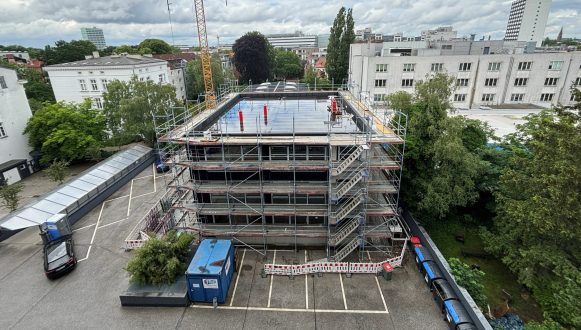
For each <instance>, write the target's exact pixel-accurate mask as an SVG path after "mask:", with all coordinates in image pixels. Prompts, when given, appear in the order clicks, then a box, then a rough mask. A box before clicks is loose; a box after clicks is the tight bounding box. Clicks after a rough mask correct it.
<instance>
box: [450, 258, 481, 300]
mask: <svg viewBox="0 0 581 330" xmlns="http://www.w3.org/2000/svg"><path fill="white" fill-rule="evenodd" d="M448 264H449V265H450V270H451V271H452V275H454V279H455V280H456V283H458V285H459V286H461V287H463V288H464V289H466V291H468V293H469V294H470V296H471V297H472V299H474V302H475V303H476V304H477V305H478V306H479V307H480V308H484V307H486V295H485V294H484V285H483V284H482V278H483V277H484V275H485V274H484V272H483V271H481V270H479V269H474V268H471V267H470V266H469V265H467V264H465V263H463V262H462V261H460V260H459V259H457V258H450V260H448Z"/></svg>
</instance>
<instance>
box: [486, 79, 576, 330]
mask: <svg viewBox="0 0 581 330" xmlns="http://www.w3.org/2000/svg"><path fill="white" fill-rule="evenodd" d="M573 92H574V93H575V95H576V96H577V97H580V96H581V91H579V90H576V89H575V90H573ZM579 99H581V97H580V98H578V99H577V100H579ZM579 127H581V103H580V102H577V103H576V104H575V105H574V106H572V107H562V106H557V107H555V108H553V109H550V110H546V111H543V112H541V113H539V114H533V115H530V116H528V117H527V122H526V123H524V124H522V125H517V132H516V133H514V134H513V135H511V136H510V137H509V138H508V139H507V142H508V147H510V148H511V150H510V151H511V153H510V156H509V159H508V164H507V166H506V168H505V169H504V170H503V171H502V174H501V176H500V180H499V183H498V191H497V192H496V195H495V197H496V202H497V216H496V218H495V219H494V226H493V228H492V229H491V230H490V231H484V233H483V236H484V239H485V242H486V245H487V247H486V248H487V250H488V251H489V252H491V253H494V254H495V255H497V256H498V257H500V258H501V260H502V261H503V263H505V264H506V265H507V266H508V268H509V269H511V270H512V271H513V272H514V273H515V274H516V275H517V276H518V279H519V281H520V282H521V283H522V284H524V285H525V286H527V287H529V288H531V289H532V291H533V294H534V295H535V297H536V298H537V301H538V302H539V303H540V304H541V306H542V307H543V309H544V311H545V318H547V319H550V320H553V321H556V322H558V323H560V324H561V325H562V326H564V327H569V328H581V305H579V301H581V271H580V269H579V265H580V264H581V254H580V253H579V251H580V250H579V247H580V246H581V221H580V219H581V208H580V207H579V200H581V148H579V146H580V145H581V130H580V129H579Z"/></svg>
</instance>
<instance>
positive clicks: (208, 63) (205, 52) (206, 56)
mask: <svg viewBox="0 0 581 330" xmlns="http://www.w3.org/2000/svg"><path fill="white" fill-rule="evenodd" d="M194 11H195V14H196V23H197V25H198V40H199V41H200V53H201V55H200V57H201V59H202V75H203V76H204V91H205V96H206V97H205V99H206V110H208V109H213V108H215V107H216V92H215V91H214V81H213V80H212V58H211V56H210V49H209V48H208V34H207V33H206V16H205V14H204V1H203V0H194Z"/></svg>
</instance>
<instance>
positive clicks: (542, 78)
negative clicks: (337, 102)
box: [349, 44, 581, 108]
mask: <svg viewBox="0 0 581 330" xmlns="http://www.w3.org/2000/svg"><path fill="white" fill-rule="evenodd" d="M377 53H378V52H377V51H376V49H374V48H372V47H368V45H365V44H352V45H351V54H350V63H349V68H350V70H349V72H350V75H349V89H350V91H351V92H352V93H353V94H354V95H357V96H358V97H360V98H366V99H369V101H370V102H383V101H384V98H385V96H386V95H388V94H391V93H394V92H397V91H407V92H410V93H412V92H413V90H414V86H415V85H416V83H417V82H418V81H419V80H424V79H426V77H429V75H430V74H434V73H436V72H445V73H447V74H449V75H451V76H452V77H454V78H455V81H456V84H455V90H454V92H453V94H452V96H451V101H452V104H453V106H454V107H456V108H474V107H479V106H489V105H502V104H519V103H523V104H534V105H537V106H542V107H549V106H551V105H552V104H556V103H561V104H571V103H572V102H573V101H572V96H571V92H570V90H569V88H570V87H571V85H572V83H574V82H577V84H580V83H581V52H559V53H512V54H474V55H470V54H465V55H461V54H458V55H436V54H430V53H428V54H426V55H425V56H378V55H377Z"/></svg>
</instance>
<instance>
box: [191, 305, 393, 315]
mask: <svg viewBox="0 0 581 330" xmlns="http://www.w3.org/2000/svg"><path fill="white" fill-rule="evenodd" d="M190 307H191V308H199V309H214V306H210V305H191V306H190ZM216 309H225V310H248V311H265V312H299V313H341V314H388V313H387V312H386V311H377V310H375V311H373V310H356V309H355V310H354V309H352V310H344V309H302V308H270V307H250V306H248V307H247V306H218V307H216Z"/></svg>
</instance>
